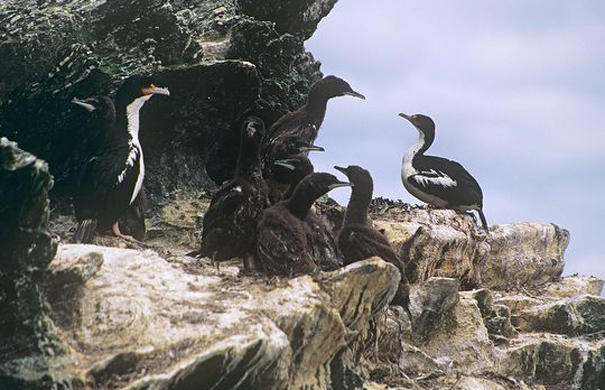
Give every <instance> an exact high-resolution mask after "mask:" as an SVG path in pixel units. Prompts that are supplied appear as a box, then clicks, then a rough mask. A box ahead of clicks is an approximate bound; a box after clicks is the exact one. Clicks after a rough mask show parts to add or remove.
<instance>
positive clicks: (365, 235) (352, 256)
mask: <svg viewBox="0 0 605 390" xmlns="http://www.w3.org/2000/svg"><path fill="white" fill-rule="evenodd" d="M334 168H335V169H337V170H339V171H341V172H342V173H344V174H345V175H346V176H347V177H348V178H349V181H350V182H351V184H352V185H353V189H352V191H351V198H350V199H349V204H348V206H347V211H346V212H345V219H344V222H343V225H342V229H341V230H340V232H339V233H338V249H340V252H341V253H342V255H343V257H344V263H345V264H347V265H348V264H351V263H354V262H356V261H360V260H364V259H367V258H370V257H372V256H379V257H381V258H382V259H383V260H385V261H387V262H389V263H391V264H393V265H394V266H395V267H397V269H398V270H399V272H400V273H401V281H400V283H399V288H398V289H397V292H396V293H395V297H394V298H393V301H392V302H391V304H394V305H399V306H401V307H403V308H404V309H405V311H406V312H407V313H408V316H409V317H410V321H411V320H412V315H411V313H410V309H409V304H410V285H409V283H408V279H407V276H406V273H405V264H404V263H403V261H402V260H401V259H400V258H399V256H397V254H396V253H395V251H393V248H391V244H390V243H389V241H388V240H387V239H386V237H385V236H384V235H383V234H382V233H380V232H378V231H376V230H374V229H373V228H372V227H371V226H370V224H369V223H368V208H369V206H370V202H371V200H372V191H373V189H374V183H373V181H372V176H371V175H370V172H368V171H366V170H365V169H363V168H361V167H359V166H357V165H350V166H348V167H346V168H342V167H334Z"/></svg>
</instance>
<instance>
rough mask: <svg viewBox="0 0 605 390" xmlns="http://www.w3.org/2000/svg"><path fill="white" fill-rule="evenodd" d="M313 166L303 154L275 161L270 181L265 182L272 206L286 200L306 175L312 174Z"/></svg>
mask: <svg viewBox="0 0 605 390" xmlns="http://www.w3.org/2000/svg"><path fill="white" fill-rule="evenodd" d="M313 170H314V168H313V164H312V163H311V160H309V158H308V157H307V156H305V155H304V154H298V155H295V156H292V157H291V158H287V159H283V160H277V161H275V162H274V163H273V168H272V169H271V179H269V180H267V185H268V187H269V201H270V203H271V204H272V205H273V204H275V203H277V202H279V201H282V200H284V199H287V198H289V197H290V195H292V192H294V188H296V185H297V184H298V183H299V182H300V181H301V180H302V179H303V178H304V177H305V176H307V175H309V174H311V173H313Z"/></svg>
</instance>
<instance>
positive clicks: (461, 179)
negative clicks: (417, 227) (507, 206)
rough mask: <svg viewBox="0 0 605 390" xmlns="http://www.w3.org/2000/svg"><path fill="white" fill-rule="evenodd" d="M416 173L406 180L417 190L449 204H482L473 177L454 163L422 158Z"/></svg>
mask: <svg viewBox="0 0 605 390" xmlns="http://www.w3.org/2000/svg"><path fill="white" fill-rule="evenodd" d="M417 169H418V171H419V172H418V173H417V174H415V175H411V176H409V177H408V178H407V179H408V181H409V182H410V184H412V185H413V186H414V187H416V188H418V189H419V190H421V191H423V192H425V193H427V194H431V195H434V196H436V197H438V198H440V199H446V200H448V202H449V203H451V204H465V205H471V204H477V205H482V204H483V193H482V192H481V188H480V187H479V184H478V183H477V181H476V180H475V178H474V177H473V176H471V174H470V173H468V171H467V170H466V169H464V167H463V166H462V165H460V164H459V163H458V162H456V161H452V160H448V159H445V158H441V157H433V156H424V158H423V159H422V160H420V161H419V162H418V167H417Z"/></svg>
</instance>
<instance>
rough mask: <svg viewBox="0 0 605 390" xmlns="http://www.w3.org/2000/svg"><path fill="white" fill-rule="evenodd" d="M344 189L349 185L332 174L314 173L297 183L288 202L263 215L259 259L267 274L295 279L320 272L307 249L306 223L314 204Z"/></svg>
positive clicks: (257, 249) (282, 202) (278, 204)
mask: <svg viewBox="0 0 605 390" xmlns="http://www.w3.org/2000/svg"><path fill="white" fill-rule="evenodd" d="M343 186H350V183H347V182H341V181H339V180H338V179H337V178H336V177H335V176H334V175H331V174H329V173H312V174H310V175H307V176H306V177H305V178H304V179H303V180H301V181H300V183H298V185H297V186H296V189H295V190H294V192H293V193H292V195H291V196H290V197H289V198H288V199H286V200H283V201H281V202H279V203H277V204H276V205H274V206H271V207H269V208H268V209H266V210H265V211H263V213H262V216H261V219H260V221H259V223H258V227H257V244H256V256H257V259H258V260H259V261H260V263H261V264H262V266H263V268H264V270H265V271H266V272H267V273H270V274H276V275H287V276H292V275H294V274H296V273H301V272H302V273H315V272H317V270H318V269H317V264H316V263H315V261H314V259H313V257H312V255H311V254H310V253H309V250H308V246H307V237H308V234H309V229H310V226H309V225H308V224H307V223H306V222H305V219H306V217H307V214H308V212H309V209H310V208H311V206H312V205H313V203H314V202H315V200H317V199H318V198H319V197H320V196H322V195H325V194H326V193H327V192H328V191H330V190H332V189H334V188H337V187H343Z"/></svg>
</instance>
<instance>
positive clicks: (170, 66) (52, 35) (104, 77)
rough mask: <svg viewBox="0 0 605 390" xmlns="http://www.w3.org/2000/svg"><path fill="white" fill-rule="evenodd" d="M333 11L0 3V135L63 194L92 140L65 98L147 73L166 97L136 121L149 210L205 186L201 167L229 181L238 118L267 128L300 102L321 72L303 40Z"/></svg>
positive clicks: (222, 0)
mask: <svg viewBox="0 0 605 390" xmlns="http://www.w3.org/2000/svg"><path fill="white" fill-rule="evenodd" d="M335 2H336V0H328V1H319V0H306V1H302V2H300V1H285V2H281V1H280V2H277V1H261V2H256V1H254V2H253V1H244V0H242V1H239V2H238V1H235V0H212V1H208V0H183V1H176V2H175V1H172V2H169V1H167V0H150V1H142V0H120V1H117V0H113V1H112V0H109V1H102V0H75V1H69V2H61V4H56V3H55V2H45V1H39V0H36V1H34V0H25V1H22V0H19V1H17V0H9V1H6V2H2V4H1V5H0V58H2V59H3V60H2V62H1V63H0V124H1V125H0V135H4V136H7V137H8V138H10V139H12V140H15V141H18V142H19V144H20V146H21V147H22V148H24V149H25V150H28V151H30V152H32V153H34V154H35V155H37V156H39V157H40V158H44V159H45V160H46V161H47V162H48V163H49V166H50V170H51V172H52V173H53V175H54V176H55V180H56V189H55V191H54V192H55V193H57V194H58V195H61V194H69V193H70V192H71V191H72V190H73V184H74V177H75V175H76V174H77V170H78V166H80V164H78V162H79V161H80V159H81V157H82V154H83V153H84V151H83V149H82V148H81V147H80V146H81V145H82V144H83V139H86V136H87V134H86V129H85V126H83V118H82V114H81V113H79V112H77V110H75V109H73V107H72V106H71V104H70V101H71V99H72V98H73V97H79V98H85V97H88V96H91V95H95V94H107V95H111V94H112V93H113V92H114V91H115V90H116V88H117V87H118V86H119V84H120V82H121V80H122V79H124V78H125V77H127V76H129V75H131V74H134V73H144V74H150V75H154V76H156V78H157V79H158V81H159V82H160V83H161V84H162V85H163V86H167V87H168V88H170V90H171V96H170V98H169V99H158V100H157V101H153V100H155V99H152V101H150V102H149V103H148V104H147V105H145V107H144V109H143V110H142V111H141V128H142V131H141V135H140V137H141V142H142V145H143V148H144V150H145V153H146V156H145V160H146V163H147V165H148V168H149V170H148V172H147V177H146V187H147V189H148V194H149V195H150V200H151V204H152V205H154V204H155V203H156V202H157V199H158V197H164V196H166V195H169V194H171V193H173V192H174V191H176V188H178V189H179V191H185V192H186V191H187V190H190V189H199V188H209V187H212V183H211V182H210V180H209V177H208V175H207V174H206V171H205V169H204V167H205V166H206V163H207V162H208V172H209V174H210V176H211V177H212V178H213V179H215V181H219V182H220V181H222V180H224V179H225V178H228V177H230V175H231V172H232V170H233V167H234V161H235V155H236V151H237V143H238V139H239V138H238V135H237V131H238V129H239V125H240V123H239V121H240V120H241V119H240V118H242V117H243V116H244V115H247V114H249V113H251V112H254V113H256V114H257V115H259V116H261V117H262V118H263V119H264V120H265V121H266V122H267V125H270V124H271V123H272V122H273V121H274V120H275V119H276V118H278V117H279V116H280V115H282V114H283V113H284V112H286V111H288V110H292V109H295V108H297V107H299V106H300V105H301V104H303V103H304V98H305V96H306V92H307V90H308V88H309V87H310V85H311V84H312V83H313V82H314V81H315V80H316V79H318V78H319V77H321V73H320V72H319V63H318V62H317V61H315V60H314V59H313V57H312V56H311V55H310V54H309V53H306V52H305V50H304V46H303V41H304V39H306V38H308V37H310V36H311V34H312V32H313V31H314V29H315V27H316V25H317V23H318V22H319V21H320V20H321V18H323V17H324V16H325V15H326V14H327V13H328V12H329V10H330V9H331V8H332V6H333V5H334V3H335ZM259 19H260V20H259ZM251 64H253V65H251ZM160 100H161V101H160Z"/></svg>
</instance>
